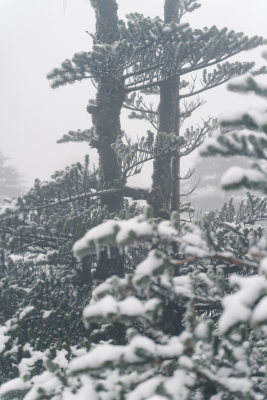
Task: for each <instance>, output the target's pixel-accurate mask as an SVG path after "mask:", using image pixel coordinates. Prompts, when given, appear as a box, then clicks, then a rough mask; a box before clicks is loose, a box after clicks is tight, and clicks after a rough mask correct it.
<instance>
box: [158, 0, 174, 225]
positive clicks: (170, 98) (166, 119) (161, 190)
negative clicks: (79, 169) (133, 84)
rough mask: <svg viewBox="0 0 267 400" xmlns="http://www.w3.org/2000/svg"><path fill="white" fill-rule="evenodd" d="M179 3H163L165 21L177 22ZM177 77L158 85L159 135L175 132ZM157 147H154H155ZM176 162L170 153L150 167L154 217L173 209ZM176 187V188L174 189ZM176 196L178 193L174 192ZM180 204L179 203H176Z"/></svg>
mask: <svg viewBox="0 0 267 400" xmlns="http://www.w3.org/2000/svg"><path fill="white" fill-rule="evenodd" d="M178 11H179V0H165V5H164V22H165V23H169V22H172V21H175V22H178ZM178 114H179V77H177V76H174V77H171V78H169V79H167V80H166V81H165V82H163V83H162V84H161V85H160V103H159V132H165V133H173V132H174V133H176V134H177V135H178V134H179V132H178V119H179V115H178ZM156 145H157V144H156ZM178 165H179V162H178V163H177V161H176V162H174V156H173V155H172V154H169V155H166V156H162V157H157V158H156V159H155V161H154V165H153V184H152V193H151V205H152V206H153V208H154V214H155V216H157V217H163V218H166V217H167V216H168V215H169V212H170V211H171V209H172V208H173V207H172V197H173V196H172V194H173V188H174V183H175V181H176V179H175V177H176V175H177V171H173V167H174V168H177V169H178ZM178 189H179V187H178V186H177V185H176V186H175V190H176V192H177V190H178ZM176 195H177V193H176ZM178 203H179V202H178Z"/></svg>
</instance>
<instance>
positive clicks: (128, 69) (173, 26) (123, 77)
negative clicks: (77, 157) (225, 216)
mask: <svg viewBox="0 0 267 400" xmlns="http://www.w3.org/2000/svg"><path fill="white" fill-rule="evenodd" d="M92 5H93V7H94V9H95V10H96V16H97V34H96V35H95V36H94V47H93V50H92V51H91V52H82V53H77V54H75V55H74V57H73V58H72V60H66V61H64V62H63V63H62V65H61V68H56V69H55V70H54V71H52V72H51V73H50V74H49V75H48V78H49V79H50V80H51V82H52V87H59V86H61V85H65V84H68V83H74V82H76V81H81V80H83V79H92V80H93V81H94V83H95V84H96V86H97V88H98V90H100V88H101V87H102V83H101V82H107V80H108V79H110V81H112V82H113V84H114V85H115V86H116V85H117V86H116V88H115V87H114V88H113V89H114V90H113V91H112V106H113V107H115V105H116V104H117V105H118V108H117V109H116V110H115V111H114V112H115V114H116V116H114V118H113V121H117V122H116V124H115V125H116V126H114V135H113V134H111V133H110V134H109V135H107V136H106V134H104V133H103V132H104V131H103V132H102V131H101V129H100V126H102V125H103V122H102V123H101V124H102V125H101V124H100V121H106V120H108V115H109V112H110V110H111V108H110V107H107V110H106V112H105V111H104V109H105V107H106V106H107V104H108V101H110V98H111V97H110V95H108V93H110V92H109V91H105V95H103V98H101V96H100V95H98V98H97V100H96V101H95V100H93V101H91V102H90V103H89V106H88V111H89V113H91V114H92V116H93V118H92V122H93V128H92V129H91V130H89V131H87V133H88V134H87V133H85V132H81V131H77V133H75V132H71V133H69V134H66V135H65V136H64V137H63V141H77V140H79V139H81V140H83V141H87V142H88V143H89V144H90V145H91V146H93V147H96V148H97V150H98V152H99V156H100V170H102V169H103V167H101V164H102V163H103V166H104V165H106V166H107V170H108V172H107V178H106V182H105V179H104V178H103V185H104V188H107V187H108V188H110V187H112V188H113V189H115V191H114V193H112V194H111V193H110V195H109V196H105V197H106V198H110V202H111V203H112V200H111V199H112V198H113V197H114V199H117V196H119V194H118V193H120V196H123V189H124V187H125V184H126V179H127V176H128V175H127V173H129V170H130V171H131V172H133V171H135V173H137V172H139V171H140V169H141V167H142V164H143V163H144V162H145V161H147V160H151V159H155V168H154V184H153V187H154V189H153V191H152V196H149V194H147V196H146V197H150V202H151V203H152V204H153V206H154V210H155V215H159V214H158V213H159V212H160V211H159V210H163V211H164V212H165V215H166V213H167V214H168V212H169V211H170V208H171V207H170V201H171V197H172V193H171V192H172V186H174V188H173V190H174V191H175V192H177V193H176V195H174V196H173V204H176V205H175V207H176V206H177V207H178V204H179V194H178V192H179V185H178V181H177V174H176V175H175V176H174V182H175V184H174V185H171V182H172V181H173V177H172V174H171V166H170V164H171V163H170V162H169V161H170V154H171V155H172V158H171V159H172V160H173V159H175V158H176V157H178V159H179V158H180V157H183V156H186V155H187V154H189V153H190V152H191V151H193V149H194V148H196V147H197V146H198V145H199V143H201V142H202V140H203V138H204V136H205V135H206V133H207V132H209V131H210V129H211V126H210V123H207V122H206V123H205V124H204V126H202V127H199V128H197V129H194V128H192V129H188V130H187V131H186V133H185V135H184V136H183V137H179V136H178V130H179V129H178V128H177V123H178V125H179V121H178V119H179V120H180V122H181V121H182V120H183V119H184V118H186V117H188V116H190V114H191V113H192V112H193V111H194V110H195V109H196V108H198V106H199V105H200V104H201V101H198V100H196V101H195V100H192V101H190V102H189V103H188V102H187V103H185V109H184V112H183V111H181V110H179V102H180V101H181V100H186V99H188V98H190V97H191V96H197V95H198V94H200V93H202V92H204V91H205V90H209V89H212V88H214V87H216V86H218V85H220V84H222V83H225V82H226V81H228V80H229V79H230V78H232V77H233V76H236V75H240V74H242V73H244V72H247V71H248V70H250V69H251V68H252V67H253V63H246V62H244V63H240V62H232V63H229V62H228V61H227V60H228V59H229V58H231V57H232V56H234V55H236V54H238V53H240V52H242V51H246V50H249V49H252V48H255V47H256V46H258V45H261V44H263V43H264V40H263V39H262V38H259V37H253V38H251V39H249V38H247V37H246V36H244V35H243V34H239V33H234V32H233V31H228V30H227V29H222V30H219V29H217V28H216V27H212V28H210V29H208V28H204V29H203V30H200V29H192V28H191V27H190V26H189V25H188V24H183V23H180V20H181V18H182V17H183V15H184V14H186V13H187V12H191V11H193V10H195V9H196V8H198V7H199V2H197V1H195V0H186V1H183V2H181V1H179V0H171V1H170V0H166V3H165V21H164V22H163V21H162V20H161V19H160V18H154V19H151V18H149V17H148V18H146V17H144V16H143V15H140V14H138V13H134V14H131V15H129V16H128V17H127V18H128V21H127V23H125V22H124V21H118V20H117V16H116V7H117V4H116V2H115V0H114V1H109V2H108V7H104V5H105V1H104V0H101V1H97V0H95V1H93V2H92ZM106 6H107V4H106ZM110 7H112V10H111V11H112V12H111V11H110V13H108V12H106V11H107V10H109V8H110ZM105 10H106V11H105ZM101 12H103V16H101ZM108 15H110V17H109V16H108ZM98 21H99V22H98ZM103 21H105V24H104V23H103ZM98 24H99V27H98ZM101 24H102V25H101ZM103 26H105V30H104V33H103V34H101V35H102V36H101V35H100V30H101V29H102V28H101V27H103ZM106 26H110V30H111V32H113V33H112V35H111V36H110V37H109V40H106V39H104V36H103V35H104V34H105V33H107V31H108V29H107V28H106ZM115 31H116V32H115ZM114 32H115V33H114ZM98 35H100V37H99V39H98ZM214 67H215V68H214ZM211 68H214V69H213V70H212V69H211ZM193 72H196V73H199V74H200V75H201V78H202V79H200V80H199V81H198V83H197V82H196V80H195V81H194V82H193V83H192V82H191V83H190V74H192V73H193ZM174 79H175V80H176V81H177V82H176V84H175V85H172V86H173V87H172V92H173V95H172V96H171V98H172V100H171V101H170V98H169V96H164V95H163V92H164V87H165V86H166V88H167V87H168V90H169V88H170V82H172V81H173V80H174ZM168 82H169V83H168ZM179 82H180V83H179ZM200 82H202V83H200ZM199 85H200V86H199ZM103 87H104V86H103ZM159 87H160V88H161V89H160V90H161V102H160V107H159V116H158V112H157V110H156V111H154V110H152V109H150V108H149V107H146V106H143V105H142V96H141V95H140V96H139V95H138V96H136V92H137V93H140V92H142V91H146V92H147V91H150V92H151V91H152V92H153V93H154V92H156V93H157V92H158V88H159ZM168 90H167V89H166V90H165V92H166V91H168ZM179 90H181V92H180V93H179ZM117 94H118V96H117ZM178 94H179V95H178ZM108 98H109V100H108ZM122 106H123V107H125V108H128V109H129V108H130V110H133V111H134V112H135V114H136V113H137V112H139V114H140V115H141V118H142V117H145V116H146V117H147V118H148V119H149V120H150V121H152V123H153V124H154V126H155V127H156V130H158V134H157V140H156V143H155V145H154V146H153V147H152V148H151V150H152V151H150V152H147V149H145V150H146V152H145V153H144V149H142V148H139V146H138V143H136V144H132V143H131V144H130V145H129V146H124V152H123V153H122V152H120V153H119V154H118V153H117V156H116V149H117V147H118V146H116V145H115V146H113V153H112V151H111V150H110V144H111V143H114V142H115V141H116V138H117V140H118V141H119V142H121V135H122V133H121V131H120V128H119V125H118V118H119V114H120V108H121V107H122ZM100 111H101V112H100ZM169 113H170V115H169ZM100 114H101V119H100ZM171 114H172V115H171ZM167 115H168V117H167ZM178 116H179V118H178ZM97 121H98V122H97ZM153 121H154V122H155V123H154V122H153ZM164 121H165V122H164ZM106 125H107V124H106ZM106 125H105V126H106ZM108 127H109V125H108ZM99 129H100V130H99ZM109 129H111V128H110V127H109ZM101 132H102V133H101ZM107 132H108V130H107ZM107 132H106V133H107ZM84 134H85V135H84ZM102 135H104V136H105V140H104V139H103V138H104V136H103V138H102ZM103 140H104V142H105V141H107V143H108V146H107V147H108V149H106V147H105V146H104V145H103V143H102V142H103ZM120 148H121V146H120ZM108 151H109V152H110V154H109V156H108V153H107V152H108ZM105 154H106V156H105ZM174 156H176V157H174ZM107 159H109V160H113V161H114V163H113V164H114V165H113V167H111V164H110V162H111V161H109V162H108V163H109V164H108V165H107V164H106V163H107ZM117 159H118V160H119V164H120V163H123V162H124V160H125V159H127V160H128V168H127V171H126V172H125V171H123V172H122V174H121V170H120V168H119V166H118V165H119V164H116V160H117ZM101 160H102V161H101ZM104 160H106V161H104ZM166 160H167V161H166ZM168 160H169V161H168ZM161 163H162V164H164V163H165V164H168V165H167V167H166V168H165V167H164V168H163V167H159V168H158V167H157V165H158V164H159V165H160V164H161ZM112 168H113V169H114V173H115V171H117V172H118V171H120V172H118V174H119V175H120V174H121V175H120V176H119V175H118V176H117V177H116V179H115V178H114V177H113V178H114V179H113V178H112V179H108V176H109V175H108V174H112V173H113V172H111V170H112ZM174 169H175V170H176V166H175V168H174ZM103 171H104V170H103ZM164 171H165V172H166V176H165V175H164V173H165V172H164ZM124 172H125V173H124ZM163 172H164V173H163ZM103 174H104V173H103ZM157 175H159V176H157ZM103 176H104V175H103ZM111 181H113V183H112V184H111V183H110V182H111ZM166 185H169V187H166ZM116 189H117V190H118V193H117V192H116ZM110 196H111V197H110ZM136 196H138V191H137V192H136ZM141 196H142V197H143V193H142V194H141ZM177 197H178V199H177ZM115 203H116V204H119V203H120V202H119V201H117V200H115ZM173 207H174V205H173ZM178 208H179V207H178Z"/></svg>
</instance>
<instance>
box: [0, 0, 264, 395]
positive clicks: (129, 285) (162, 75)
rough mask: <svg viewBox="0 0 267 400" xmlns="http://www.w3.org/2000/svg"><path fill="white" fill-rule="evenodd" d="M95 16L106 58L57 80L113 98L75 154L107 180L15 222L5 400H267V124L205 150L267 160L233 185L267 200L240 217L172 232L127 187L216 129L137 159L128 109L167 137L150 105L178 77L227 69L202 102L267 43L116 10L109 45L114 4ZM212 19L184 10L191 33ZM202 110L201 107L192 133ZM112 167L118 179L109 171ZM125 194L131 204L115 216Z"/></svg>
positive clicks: (34, 193)
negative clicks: (245, 54) (96, 160)
mask: <svg viewBox="0 0 267 400" xmlns="http://www.w3.org/2000/svg"><path fill="white" fill-rule="evenodd" d="M91 3H92V5H93V7H94V9H95V12H96V16H97V19H98V24H97V29H96V35H95V37H94V42H95V44H94V48H93V50H92V51H91V52H89V53H78V54H76V55H74V57H73V59H72V60H66V61H65V62H64V63H63V64H62V66H61V68H60V69H55V70H54V71H52V73H51V74H50V75H49V78H50V79H51V80H52V86H53V87H58V86H61V85H64V84H66V83H74V82H75V81H77V80H78V81H79V80H82V79H87V78H91V79H94V80H95V82H96V84H97V85H98V94H97V101H95V102H94V101H92V102H90V104H89V105H88V107H87V109H88V112H89V113H90V114H92V117H93V124H94V127H93V128H92V129H89V130H86V131H77V132H73V131H71V132H69V133H68V134H66V135H65V136H64V137H63V138H62V139H61V140H60V141H61V142H68V141H70V142H73V141H74V142H75V141H83V142H87V143H89V144H90V145H91V146H93V147H96V148H97V149H98V151H99V155H100V168H99V170H95V169H93V170H90V169H89V159H88V157H86V159H85V162H84V164H80V163H77V164H75V165H72V166H71V167H68V168H66V169H65V170H64V171H57V172H56V173H55V174H54V175H53V176H52V179H51V180H50V181H49V182H40V181H38V180H36V182H35V185H34V187H33V188H32V189H31V190H30V191H29V192H28V193H26V194H25V195H24V196H22V197H21V198H18V199H17V200H15V201H13V202H12V203H10V204H9V205H7V206H4V207H2V209H1V214H0V218H1V226H0V245H1V249H2V250H1V258H0V293H1V296H2V297H3V298H5V299H7V300H8V301H7V303H6V304H4V305H3V306H1V310H0V318H1V325H0V352H1V361H0V368H1V370H2V371H4V372H3V373H2V375H1V386H0V397H1V398H3V399H5V398H7V399H14V400H17V399H25V400H43V399H52V400H82V399H89V398H90V399H92V400H94V399H95V400H97V399H99V400H100V399H101V400H108V399H110V400H117V399H122V400H123V399H127V400H143V399H147V400H149V399H150V400H152V399H153V400H156V399H157V400H159V399H162V400H163V399H169V400H176V399H177V400H189V399H192V400H206V399H211V400H226V399H227V400H236V399H247V400H264V399H265V398H266V395H267V383H266V375H267V370H266V359H267V354H266V345H267V328H266V322H267V312H266V306H267V280H266V278H267V261H266V260H267V245H266V243H267V237H266V232H265V231H264V229H263V228H262V226H261V225H258V224H257V222H258V221H261V220H262V219H264V218H266V196H265V195H266V152H265V151H266V132H267V130H266V125H267V123H266V121H265V120H266V115H265V114H266V112H265V111H264V112H263V114H262V112H260V111H257V112H255V111H254V112H248V113H242V114H240V115H238V116H237V117H236V118H235V117H234V118H233V117H231V118H225V119H224V120H223V121H222V122H221V126H222V127H223V129H225V127H228V128H229V127H231V129H232V130H231V131H230V132H227V133H223V134H222V135H220V136H219V137H218V138H215V139H214V140H213V142H210V143H209V144H208V145H207V148H206V150H205V154H206V155H215V154H220V155H224V156H232V155H236V154H239V155H240V154H242V155H245V156H248V157H251V158H253V161H254V164H253V166H252V167H251V168H250V169H247V170H242V169H234V170H233V169H232V170H230V172H229V171H228V172H226V174H225V175H224V177H223V180H222V183H223V186H224V188H225V189H238V188H240V187H246V188H248V189H257V190H259V191H261V193H262V194H263V196H264V197H256V196H255V195H252V194H249V193H248V195H247V199H246V200H243V201H241V202H240V203H239V204H238V205H236V204H235V203H234V201H233V200H230V202H229V203H228V204H225V205H224V206H223V208H222V209H221V210H220V211H219V212H211V213H209V214H207V215H206V216H205V217H204V218H203V219H199V220H195V221H193V222H192V221H182V220H181V215H180V214H181V211H182V209H183V210H184V211H187V212H188V214H189V217H190V219H191V217H192V213H193V210H192V209H191V206H190V204H184V205H183V206H182V207H181V209H179V211H180V212H174V213H172V215H171V218H170V220H169V219H167V218H164V219H162V218H158V217H156V218H155V217H153V211H152V208H151V207H149V206H148V207H145V208H144V211H143V213H140V208H139V207H138V206H137V205H136V204H134V203H129V202H126V201H125V202H124V203H123V206H122V205H121V204H116V202H117V203H119V201H118V199H119V200H120V199H121V196H122V197H123V196H127V194H130V197H132V198H134V196H136V195H137V194H136V191H134V189H132V190H131V188H127V186H125V185H126V180H127V177H129V176H131V175H133V174H135V173H138V172H139V170H140V167H141V166H142V165H143V163H144V162H145V161H148V160H149V159H153V158H156V159H157V158H163V159H164V158H166V157H167V156H168V155H169V154H171V155H172V156H175V155H177V154H176V153H177V152H180V155H181V154H183V152H184V155H186V154H188V153H189V152H190V151H191V150H192V149H194V148H196V147H197V146H198V145H199V144H200V143H202V141H203V138H204V137H205V135H206V134H207V133H208V132H210V130H211V129H212V128H211V126H213V123H214V122H213V121H209V122H207V123H205V124H204V128H199V129H198V130H194V129H193V128H192V129H191V130H190V129H188V130H187V131H186V133H185V135H184V137H182V136H179V135H177V134H176V132H165V131H160V132H158V133H157V137H156V140H154V135H153V134H152V133H151V132H149V133H148V136H147V137H141V139H138V140H137V142H136V143H133V142H132V141H131V140H130V139H129V138H127V136H125V135H122V133H121V130H120V123H119V115H120V109H121V107H122V104H123V103H124V104H125V107H126V108H130V109H131V111H133V112H134V113H136V112H138V113H139V114H133V115H132V116H133V117H135V116H136V115H139V116H140V118H145V115H150V116H151V117H149V118H150V122H151V123H152V125H154V127H159V126H160V124H161V121H160V115H158V113H157V111H156V112H155V111H154V110H153V109H152V107H147V106H146V105H145V103H144V102H143V98H142V94H140V93H139V94H137V95H135V91H137V90H146V91H147V92H146V93H148V92H150V93H151V92H153V93H157V89H156V88H158V86H159V85H160V84H161V83H162V82H165V81H166V80H168V79H169V78H171V77H172V76H173V75H175V76H179V77H180V76H182V75H186V74H187V73H189V72H192V71H197V70H203V69H204V68H208V67H211V66H213V65H216V66H215V69H214V70H213V71H212V72H210V71H208V70H206V69H204V71H203V73H202V82H203V85H202V87H201V88H195V87H194V85H193V87H192V86H190V85H189V83H188V82H186V81H181V80H180V86H181V89H185V88H188V89H189V91H188V93H185V94H180V98H183V97H184V98H187V97H190V96H194V95H195V94H199V93H201V92H202V91H204V90H207V89H210V88H213V87H215V86H218V85H219V84H222V83H224V82H226V81H228V80H229V79H230V78H231V77H233V76H235V75H239V74H241V73H244V72H248V71H249V70H250V69H251V68H252V66H253V65H252V64H250V63H238V62H235V63H228V61H226V60H227V59H228V58H229V57H231V56H233V55H235V54H237V53H239V52H240V51H243V50H248V49H250V48H254V47H256V46H258V45H259V44H263V43H264V40H263V39H262V38H258V37H254V38H252V39H248V38H247V37H245V36H244V35H243V34H236V33H234V32H232V31H227V30H226V29H223V30H218V29H217V28H216V27H212V28H210V29H206V28H205V29H203V30H193V29H191V28H190V27H189V26H188V25H187V24H180V23H175V22H171V23H164V22H162V21H161V20H160V19H159V18H155V19H151V18H146V17H144V16H143V15H140V14H137V13H135V14H131V15H130V16H129V17H128V22H127V23H124V22H122V21H121V22H118V20H117V16H116V1H113V0H110V2H109V3H108V5H109V7H110V12H111V14H110V15H111V21H110V22H112V23H113V27H114V29H113V30H112V32H111V33H112V35H111V36H112V37H110V40H109V41H108V40H106V39H107V38H106V33H107V32H106V31H105V29H108V27H106V26H105V17H106V16H107V15H106V14H105V13H106V11H107V10H106V9H105V8H103V7H104V6H105V4H106V5H107V3H106V2H105V1H103V0H91ZM198 7H199V3H198V2H197V1H195V0H185V1H183V2H181V4H180V7H179V9H178V11H179V15H178V16H179V18H178V19H179V22H180V19H181V17H182V16H183V15H184V13H186V12H191V11H193V10H195V9H196V8H198ZM101 27H102V28H101ZM225 61H226V62H225ZM219 63H220V64H219ZM261 72H264V71H263V70H261ZM258 79H259V78H258V73H256V72H255V73H252V74H251V75H249V76H247V75H246V76H245V78H244V79H242V80H241V81H240V80H239V81H238V82H233V83H231V85H230V88H231V89H232V90H235V91H240V92H246V91H254V92H255V94H259V95H260V96H262V97H266V93H265V88H264V86H263V85H262V84H261V83H260V81H259V80H258ZM107 89H108V90H107ZM131 92H134V93H133V94H132V95H130V96H129V97H126V95H127V94H128V93H131ZM181 93H182V92H181ZM101 101H103V102H104V103H101ZM200 104H201V102H199V101H197V102H193V103H189V105H188V106H185V114H184V117H183V118H186V117H187V116H188V115H190V114H191V113H192V112H193V111H194V110H195V109H196V108H197V107H198V106H199V105H200ZM113 106H114V108H113ZM105 113H107V114H108V115H106V117H107V116H108V118H106V117H105V115H104V114H105ZM111 116H112V117H114V116H115V117H114V119H112V118H111V119H109V117H111ZM108 122H110V124H111V123H112V127H111V131H112V135H111V136H112V137H108V136H107V132H108V129H106V128H107V126H106V123H108ZM102 124H103V125H102ZM107 145H108V146H107ZM107 149H108V150H107ZM106 150H107V151H106ZM107 155H111V156H112V157H113V158H114V159H112V160H113V161H114V160H115V162H114V163H113V164H112V166H113V167H114V166H115V167H116V168H117V170H116V171H115V172H114V170H112V171H108V169H109V168H108V167H110V165H111V164H109V162H110V159H109V158H107ZM105 162H107V163H106V164H105ZM109 172H110V175H109V174H108V173H109ZM99 177H100V179H99ZM157 184H158V185H159V184H160V182H157ZM140 193H141V192H140V191H139V194H140ZM113 194H114V195H116V196H118V194H119V195H120V197H113V198H112V201H110V199H111V197H112V195H113ZM142 195H143V196H146V194H144V193H142ZM146 198H148V199H149V197H146ZM114 199H115V201H114ZM155 211H156V216H157V215H158V210H155ZM72 249H73V254H72ZM114 252H116V257H115V258H112V257H113V255H114ZM103 254H104V255H105V257H104V261H105V262H104V263H103ZM122 254H126V257H125V258H124V271H126V274H125V276H123V274H118V273H117V272H118V270H116V269H114V270H115V275H113V276H109V277H108V279H105V280H104V281H103V282H101V283H100V284H99V285H96V283H98V282H97V280H96V279H94V278H95V277H94V273H92V272H93V271H92V269H93V270H94V269H95V268H96V269H97V267H99V259H100V260H101V258H102V267H103V265H104V266H105V265H106V266H107V265H108V264H110V260H111V261H112V262H113V264H114V260H116V261H118V262H121V260H122V257H121V255H122ZM118 255H119V256H118ZM105 263H106V264H105ZM115 268H116V266H115ZM107 269H108V268H107ZM107 275H108V274H106V276H107ZM120 275H122V276H120ZM103 276H104V275H102V276H101V278H100V280H103ZM96 277H98V276H97V270H96ZM83 324H84V325H83Z"/></svg>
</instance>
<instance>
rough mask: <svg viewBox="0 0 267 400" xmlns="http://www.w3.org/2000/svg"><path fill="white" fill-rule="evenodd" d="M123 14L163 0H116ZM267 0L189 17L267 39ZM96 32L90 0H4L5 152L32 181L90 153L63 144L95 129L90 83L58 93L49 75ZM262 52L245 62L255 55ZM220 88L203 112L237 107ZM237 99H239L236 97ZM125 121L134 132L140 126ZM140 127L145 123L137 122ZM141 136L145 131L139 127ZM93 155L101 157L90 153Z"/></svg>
mask: <svg viewBox="0 0 267 400" xmlns="http://www.w3.org/2000/svg"><path fill="white" fill-rule="evenodd" d="M118 3H119V13H120V17H123V15H125V14H126V13H130V12H135V11H136V12H141V13H144V14H145V15H150V16H155V15H162V11H163V3H164V1H163V0H135V1H132V0H119V1H118ZM266 15H267V1H266V0H253V1H251V0H203V1H202V7H201V8H200V9H199V10H197V11H196V12H194V13H193V14H192V15H191V16H190V23H191V24H192V26H193V27H203V26H211V25H217V26H218V27H221V28H222V27H224V26H227V27H229V28H231V29H234V30H236V31H243V32H245V33H246V34H248V35H255V34H257V35H262V36H265V37H267V24H266ZM86 31H89V32H94V18H93V11H92V9H91V7H90V2H89V0H0V50H1V63H0V81H1V90H0V126H1V129H0V152H2V153H3V154H4V155H5V156H6V157H10V159H11V163H12V165H14V166H15V167H17V168H18V170H19V171H20V172H21V174H22V175H23V176H24V178H25V182H26V183H27V185H29V184H31V183H32V182H33V180H34V178H35V177H39V178H41V179H48V178H49V176H50V175H51V173H53V171H55V170H56V169H59V168H63V167H64V166H66V165H67V164H70V163H71V162H74V161H77V160H82V159H83V156H84V154H86V153H88V152H89V153H92V150H90V151H89V149H88V148H87V146H85V145H84V144H83V145H82V144H79V145H76V144H68V145H58V144H56V140H57V139H58V138H60V137H61V136H62V135H63V134H64V133H66V132H67V131H69V130H76V129H86V128H88V127H90V126H91V121H90V116H89V115H88V114H87V112H86V110H85V108H86V105H87V102H88V100H89V99H90V98H92V97H94V93H93V91H92V88H91V86H90V84H89V83H88V82H83V83H77V84H75V85H72V86H65V87H63V88H59V89H56V90H53V89H51V88H50V87H49V82H48V81H47V79H46V74H47V73H48V72H49V71H50V70H51V69H52V68H54V67H57V66H59V65H60V63H61V62H62V61H63V60H64V59H65V58H70V57H71V56H72V55H73V54H74V53H75V52H78V51H84V50H87V49H89V46H90V38H89V36H88V35H87V34H86V33H85V32H86ZM260 52H261V50H257V51H256V52H252V53H250V54H248V53H247V54H246V57H245V58H244V57H242V58H243V59H248V60H251V59H255V58H256V59H257V61H259V62H260V63H261V59H260V57H259V54H260ZM231 96H232V97H229V94H228V93H227V92H226V89H223V88H220V89H218V90H216V91H214V92H213V93H212V94H210V95H209V96H208V97H207V100H209V101H208V103H207V105H206V106H205V111H204V112H206V113H209V114H211V115H214V116H217V115H218V114H219V113H220V112H221V110H222V109H224V108H228V109H229V108H232V107H235V106H236V104H237V103H238V102H239V97H236V96H237V95H231ZM233 96H234V97H233ZM131 124H132V122H130V121H128V122H127V121H124V126H123V127H124V128H125V129H126V130H129V131H130V132H132V131H133V130H135V129H136V125H131ZM139 129H140V125H139ZM140 133H141V132H140ZM92 158H93V160H96V157H95V155H94V154H92Z"/></svg>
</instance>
